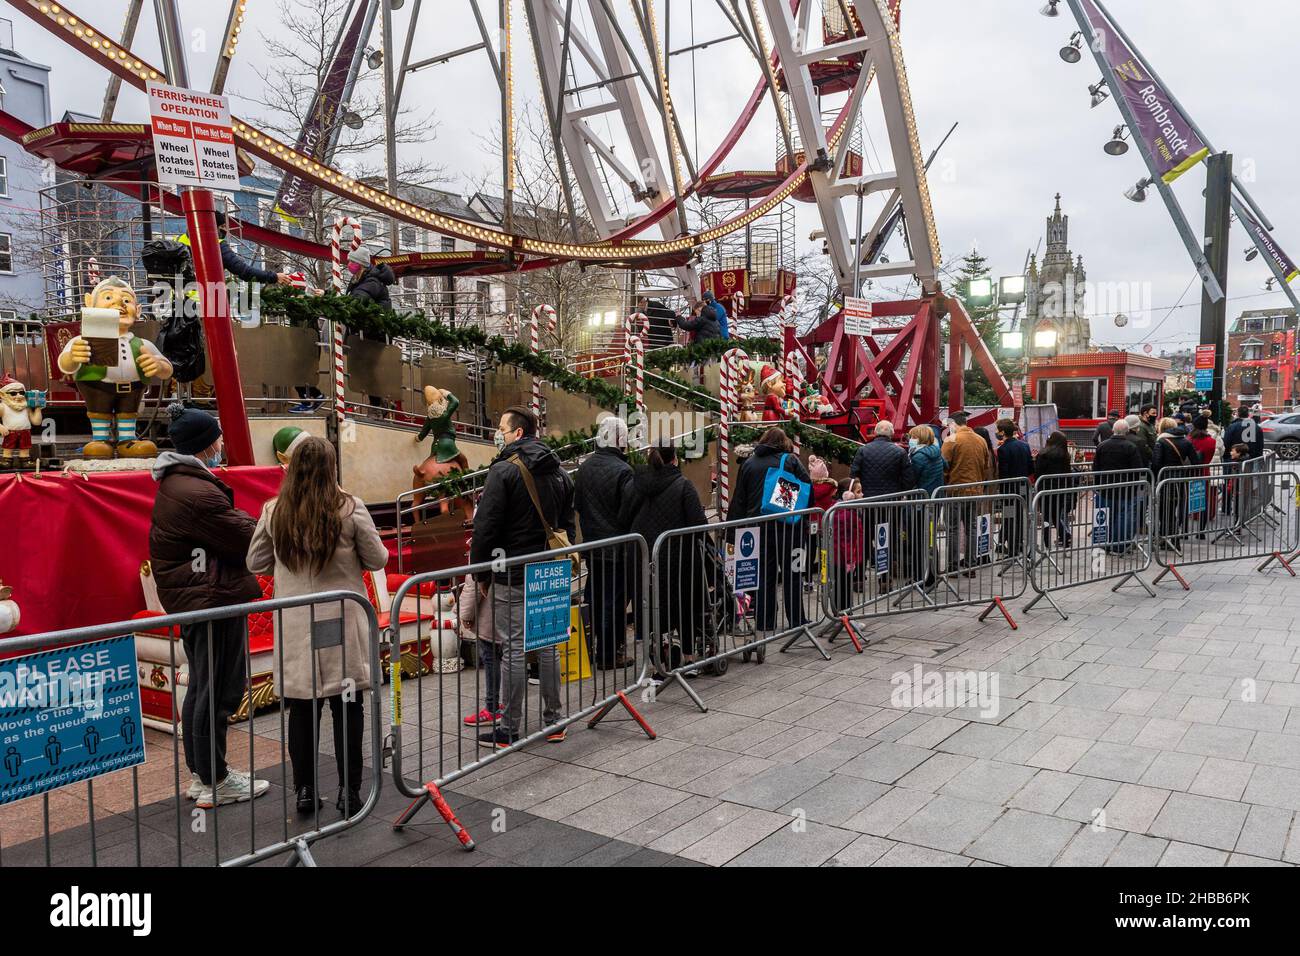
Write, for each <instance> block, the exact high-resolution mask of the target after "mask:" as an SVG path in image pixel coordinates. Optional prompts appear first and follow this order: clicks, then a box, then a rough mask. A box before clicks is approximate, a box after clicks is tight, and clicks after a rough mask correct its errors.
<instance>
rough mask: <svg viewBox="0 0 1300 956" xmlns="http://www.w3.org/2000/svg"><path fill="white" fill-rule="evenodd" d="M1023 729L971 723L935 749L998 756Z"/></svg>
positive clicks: (955, 752) (963, 753) (979, 755)
mask: <svg viewBox="0 0 1300 956" xmlns="http://www.w3.org/2000/svg"><path fill="white" fill-rule="evenodd" d="M1022 733H1023V731H1020V730H1016V729H1015V728H1013V727H1000V726H997V725H995V724H981V723H971V724H967V725H966V726H965V727H963V728H962V729H961V730H959V731H957V732H956V733H955V734H953V735H952V736H951V737H949V738H948V739H946V740H945V741H943V743H941V744H939V746H938V747H936V748H935V749H937V750H942V751H944V752H946V753H954V754H962V755H964V756H967V757H987V758H992V757H996V756H997V755H998V753H999V752H1000V751H1002V750H1005V749H1006V748H1007V747H1009V746H1011V744H1013V743H1014V742H1015V741H1016V739H1017V738H1019V737H1020V735H1021V734H1022Z"/></svg>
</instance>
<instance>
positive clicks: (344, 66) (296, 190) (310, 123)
mask: <svg viewBox="0 0 1300 956" xmlns="http://www.w3.org/2000/svg"><path fill="white" fill-rule="evenodd" d="M369 6H370V4H369V2H366V3H362V4H361V5H360V6H359V7H357V13H356V16H355V17H354V18H353V20H352V23H351V24H350V25H349V26H348V30H347V33H345V34H344V35H343V37H342V38H341V40H340V42H339V44H338V48H337V50H336V51H335V55H334V60H333V62H332V63H330V66H329V72H327V73H326V74H325V78H324V81H323V82H322V83H321V85H320V88H319V89H318V90H317V91H316V95H315V97H314V98H313V99H312V102H311V109H310V110H308V112H307V115H306V116H305V117H304V118H303V121H302V129H301V130H300V131H299V132H298V140H297V142H295V143H294V149H296V150H297V151H298V152H300V153H305V154H306V155H308V156H311V157H313V158H314V159H317V160H319V161H320V162H322V163H327V162H329V158H330V157H329V156H328V155H327V154H328V152H329V139H330V136H331V132H332V130H333V129H334V126H335V123H336V116H337V114H338V111H339V110H340V109H341V108H342V107H343V106H344V103H343V97H344V95H345V94H346V93H347V85H348V74H349V73H350V72H351V67H352V60H353V58H354V57H355V56H356V55H357V53H358V48H359V47H361V46H364V44H365V42H366V38H365V37H364V36H363V35H362V33H363V32H364V30H365V27H366V25H367V24H368V23H369V22H370V21H368V19H367V10H368V8H369ZM315 193H316V186H315V184H313V183H311V182H308V181H307V180H305V179H302V178H301V177H299V176H295V175H294V174H293V173H290V172H285V174H284V178H283V179H281V180H280V188H279V190H278V191H277V192H276V195H275V202H274V203H273V204H272V207H271V208H272V209H273V210H274V211H275V212H276V213H278V214H279V215H280V216H282V217H283V218H285V219H287V220H289V221H290V222H297V221H298V219H299V217H301V216H302V215H304V214H305V213H306V212H308V211H309V210H310V209H311V201H312V197H313V196H314V195H315Z"/></svg>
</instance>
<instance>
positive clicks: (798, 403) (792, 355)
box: [785, 351, 804, 458]
mask: <svg viewBox="0 0 1300 956" xmlns="http://www.w3.org/2000/svg"><path fill="white" fill-rule="evenodd" d="M785 380H786V382H787V383H788V384H789V386H790V395H789V397H790V404H791V408H792V410H791V412H790V423H791V425H793V428H792V429H791V431H793V432H794V435H793V436H792V437H793V439H794V454H795V457H796V458H798V457H799V456H800V455H802V454H803V447H802V443H801V442H800V441H799V421H800V418H801V417H802V416H801V415H800V411H801V410H802V408H803V390H804V372H803V356H802V355H800V354H799V353H798V352H795V351H790V352H787V353H786V354H785Z"/></svg>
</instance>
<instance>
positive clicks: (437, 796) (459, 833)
mask: <svg viewBox="0 0 1300 956" xmlns="http://www.w3.org/2000/svg"><path fill="white" fill-rule="evenodd" d="M426 803H432V804H433V806H434V809H436V810H437V811H438V814H439V815H440V816H441V817H442V819H443V820H444V821H445V822H446V824H447V826H449V827H451V832H452V833H454V834H456V839H457V840H459V841H460V845H461V846H462V847H464V848H465V851H466V852H469V851H470V850H472V849H474V840H473V838H472V837H471V836H470V835H469V831H468V830H466V829H465V828H464V827H463V826H461V822H460V821H459V820H457V819H456V811H455V810H453V809H452V808H451V805H450V804H449V803H447V801H446V799H445V798H444V797H443V795H442V791H441V790H439V789H438V785H437V784H435V783H426V784H425V785H424V793H422V794H420V795H419V796H418V797H416V799H415V801H414V802H413V803H412V804H411V805H410V806H409V807H407V808H406V809H405V810H403V811H402V815H401V816H399V817H398V818H397V819H396V820H394V821H393V829H394V830H400V829H402V827H404V826H406V825H407V824H408V823H410V822H411V818H412V817H414V816H415V814H416V813H418V812H419V810H420V808H421V807H422V806H424V805H425V804H426Z"/></svg>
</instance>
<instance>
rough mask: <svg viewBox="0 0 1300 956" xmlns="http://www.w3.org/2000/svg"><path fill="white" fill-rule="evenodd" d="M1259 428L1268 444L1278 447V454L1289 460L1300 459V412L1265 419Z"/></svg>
mask: <svg viewBox="0 0 1300 956" xmlns="http://www.w3.org/2000/svg"><path fill="white" fill-rule="evenodd" d="M1259 430H1260V431H1261V432H1262V433H1263V435H1264V441H1265V442H1266V443H1267V444H1270V445H1273V446H1274V447H1276V448H1277V456H1278V457H1279V458H1283V459H1286V460H1288V461H1295V460H1296V459H1300V414H1291V413H1288V414H1282V415H1278V416H1276V417H1273V418H1268V419H1265V420H1264V421H1262V422H1261V423H1260V426H1259Z"/></svg>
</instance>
